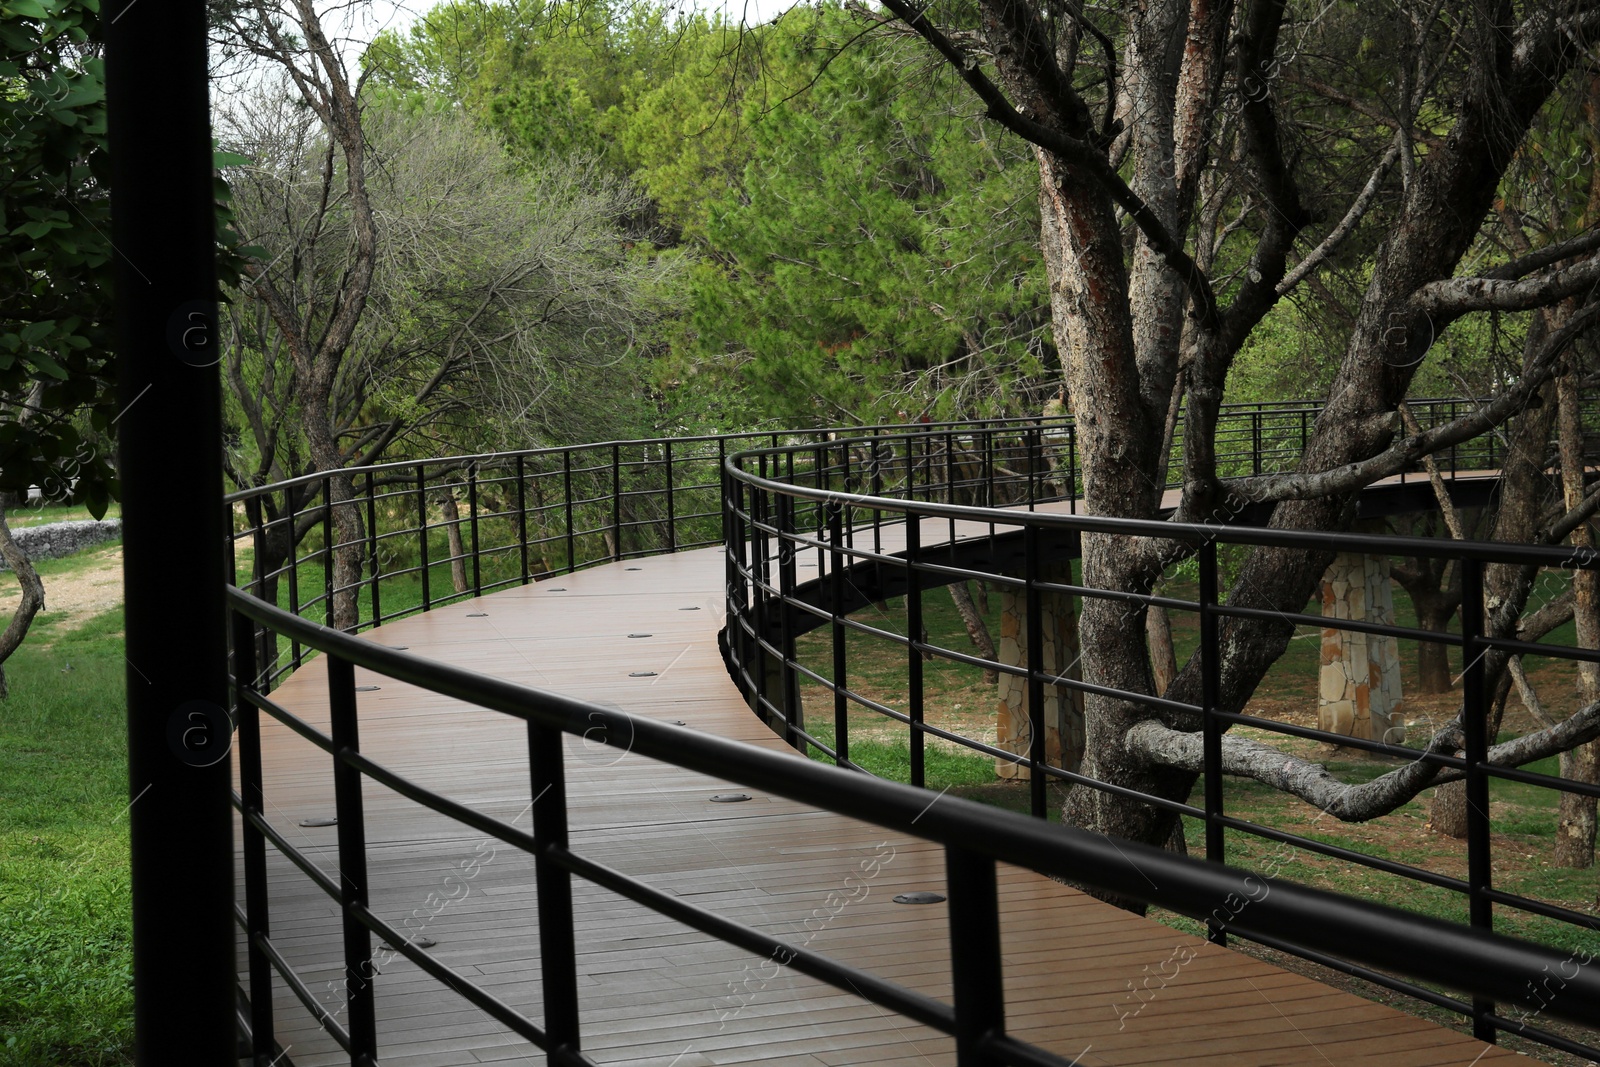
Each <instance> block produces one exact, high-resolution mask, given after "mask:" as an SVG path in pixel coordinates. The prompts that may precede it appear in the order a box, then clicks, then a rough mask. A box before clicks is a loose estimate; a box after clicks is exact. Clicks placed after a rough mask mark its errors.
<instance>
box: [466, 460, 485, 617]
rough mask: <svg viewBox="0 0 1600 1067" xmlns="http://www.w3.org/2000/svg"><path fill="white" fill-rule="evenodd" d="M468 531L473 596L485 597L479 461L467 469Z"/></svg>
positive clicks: (475, 461) (473, 462) (474, 461)
mask: <svg viewBox="0 0 1600 1067" xmlns="http://www.w3.org/2000/svg"><path fill="white" fill-rule="evenodd" d="M467 529H468V531H469V532H470V533H471V535H472V595H473V596H482V595H483V566H482V558H483V553H482V552H480V551H479V550H478V461H477V460H473V461H472V464H471V466H469V467H468V468H467Z"/></svg>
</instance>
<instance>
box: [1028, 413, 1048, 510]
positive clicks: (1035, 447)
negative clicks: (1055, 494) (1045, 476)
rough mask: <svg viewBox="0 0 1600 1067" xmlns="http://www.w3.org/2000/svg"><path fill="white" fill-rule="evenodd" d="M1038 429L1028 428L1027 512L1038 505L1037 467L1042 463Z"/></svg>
mask: <svg viewBox="0 0 1600 1067" xmlns="http://www.w3.org/2000/svg"><path fill="white" fill-rule="evenodd" d="M1041 436H1042V434H1041V433H1040V430H1039V427H1037V426H1030V427H1029V428H1028V510H1029V511H1032V510H1033V509H1034V507H1035V506H1036V505H1037V504H1038V503H1039V487H1038V482H1039V467H1040V465H1041V464H1042V463H1043V462H1044V460H1043V459H1042V456H1043V453H1044V448H1043V446H1042V444H1041V443H1040V440H1039V439H1040V437H1041Z"/></svg>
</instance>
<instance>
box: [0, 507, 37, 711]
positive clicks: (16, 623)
mask: <svg viewBox="0 0 1600 1067" xmlns="http://www.w3.org/2000/svg"><path fill="white" fill-rule="evenodd" d="M10 498H11V494H10V493H0V556H3V557H4V558H5V561H6V564H7V565H8V566H10V568H11V570H12V572H13V573H14V574H16V576H17V581H18V582H19V583H20V584H21V586H22V600H21V601H20V602H18V604H17V610H16V611H14V612H12V614H11V622H10V623H9V624H8V625H7V626H6V628H5V632H4V633H0V700H4V699H6V698H7V697H9V696H10V695H11V688H10V686H9V684H8V683H7V682H6V672H5V666H4V664H5V662H6V660H8V659H10V658H11V654H12V653H13V652H15V651H16V650H17V649H18V648H20V647H21V646H22V642H23V639H24V638H26V637H27V636H28V628H29V627H31V626H32V625H33V618H34V616H35V615H37V614H39V612H41V611H43V610H44V583H43V582H42V581H40V580H39V572H38V571H36V570H34V569H33V561H32V560H30V559H29V558H28V554H27V553H26V552H24V551H23V550H22V546H21V545H19V544H17V542H16V539H15V538H13V537H12V536H11V527H10V525H8V524H7V522H6V508H7V506H8V505H10V504H11V499H10Z"/></svg>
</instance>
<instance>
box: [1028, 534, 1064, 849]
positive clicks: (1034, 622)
mask: <svg viewBox="0 0 1600 1067" xmlns="http://www.w3.org/2000/svg"><path fill="white" fill-rule="evenodd" d="M1022 544H1023V553H1024V558H1025V561H1026V562H1025V569H1026V572H1027V576H1028V604H1027V611H1028V618H1027V625H1026V629H1027V635H1028V662H1027V664H1026V666H1027V668H1028V687H1027V694H1028V810H1029V812H1031V813H1032V815H1033V817H1034V818H1036V819H1043V818H1046V817H1047V814H1048V812H1047V810H1046V809H1047V807H1048V805H1049V796H1048V793H1047V791H1046V789H1045V786H1046V784H1047V783H1046V782H1045V780H1044V770H1043V767H1044V765H1045V763H1046V762H1048V760H1047V749H1046V747H1045V727H1044V605H1043V604H1042V603H1040V593H1039V582H1040V580H1041V576H1040V574H1039V570H1040V566H1041V562H1040V551H1039V528H1038V527H1037V526H1031V525H1030V526H1025V527H1023V530H1022ZM1065 695H1066V693H1065V691H1064V690H1063V689H1062V688H1061V687H1060V686H1057V687H1056V699H1057V700H1060V699H1062V698H1063V697H1064V696H1065Z"/></svg>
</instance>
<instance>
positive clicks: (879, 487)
mask: <svg viewBox="0 0 1600 1067" xmlns="http://www.w3.org/2000/svg"><path fill="white" fill-rule="evenodd" d="M870 447H871V448H872V458H871V459H870V460H868V462H869V463H870V464H871V467H872V495H873V496H882V495H883V457H882V456H880V455H879V454H878V431H877V430H876V429H874V430H873V431H872V443H871V446H870ZM872 551H874V552H878V553H881V552H882V551H883V511H882V509H881V508H873V509H872Z"/></svg>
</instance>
